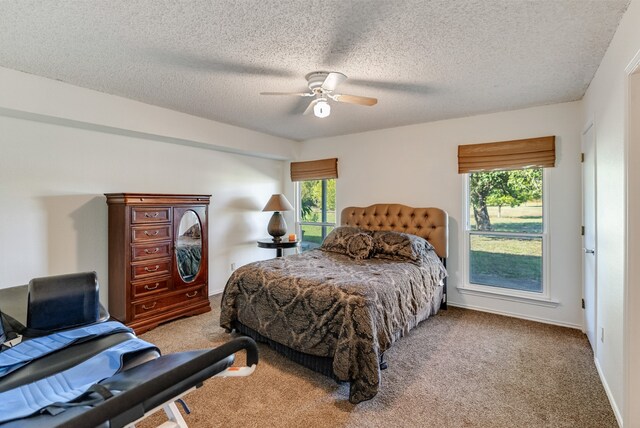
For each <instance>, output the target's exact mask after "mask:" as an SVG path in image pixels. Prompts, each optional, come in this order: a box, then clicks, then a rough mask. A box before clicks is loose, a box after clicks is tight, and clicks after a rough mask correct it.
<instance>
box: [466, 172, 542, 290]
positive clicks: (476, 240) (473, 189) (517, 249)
mask: <svg viewBox="0 0 640 428" xmlns="http://www.w3.org/2000/svg"><path fill="white" fill-rule="evenodd" d="M542 183H543V173H542V168H536V169H520V170H511V171H490V172H474V173H471V174H469V175H468V197H467V207H468V211H467V212H468V218H467V239H468V282H469V283H470V284H474V285H480V286H489V287H500V288H503V289H510V290H519V291H524V292H533V293H542V292H543V291H544V287H543V286H544V281H543V279H544V275H543V268H544V266H543V251H544V243H545V235H544V232H545V228H544V216H543V213H544V209H543V208H544V206H543V201H544V195H543V186H542Z"/></svg>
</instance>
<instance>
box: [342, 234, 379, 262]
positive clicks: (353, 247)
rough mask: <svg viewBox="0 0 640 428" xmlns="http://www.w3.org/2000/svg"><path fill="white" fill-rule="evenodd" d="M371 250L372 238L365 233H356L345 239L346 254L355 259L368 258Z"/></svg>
mask: <svg viewBox="0 0 640 428" xmlns="http://www.w3.org/2000/svg"><path fill="white" fill-rule="evenodd" d="M372 251H373V238H372V237H371V235H369V234H367V233H356V234H355V235H351V236H350V237H349V238H348V239H347V254H348V255H350V256H351V257H352V258H354V259H355V260H363V259H367V258H369V255H371V252H372Z"/></svg>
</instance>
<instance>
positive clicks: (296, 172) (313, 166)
mask: <svg viewBox="0 0 640 428" xmlns="http://www.w3.org/2000/svg"><path fill="white" fill-rule="evenodd" d="M325 178H338V158H331V159H320V160H313V161H306V162H291V181H306V180H323V179H325Z"/></svg>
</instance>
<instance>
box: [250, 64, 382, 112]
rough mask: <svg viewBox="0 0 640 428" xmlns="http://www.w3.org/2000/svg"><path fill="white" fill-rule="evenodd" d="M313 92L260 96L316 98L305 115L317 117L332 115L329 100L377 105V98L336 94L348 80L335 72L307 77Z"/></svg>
mask: <svg viewBox="0 0 640 428" xmlns="http://www.w3.org/2000/svg"><path fill="white" fill-rule="evenodd" d="M305 77H306V79H307V82H308V86H309V89H310V90H311V92H260V95H293V96H298V97H314V99H313V100H311V102H310V103H309V106H308V107H307V109H306V110H305V111H304V113H303V114H309V113H311V112H312V111H313V113H314V115H315V116H316V117H320V118H322V117H327V116H329V114H331V106H330V105H329V99H331V100H333V101H337V102H341V103H349V104H359V105H362V106H373V105H376V103H377V102H378V100H377V99H376V98H369V97H360V96H357V95H346V94H336V93H334V92H333V91H335V89H336V87H337V86H338V85H339V84H340V83H342V82H344V81H345V80H347V76H345V75H344V74H342V73H338V72H335V71H332V72H328V71H314V72H312V73H309V74H307V75H306V76H305Z"/></svg>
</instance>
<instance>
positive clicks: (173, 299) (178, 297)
mask: <svg viewBox="0 0 640 428" xmlns="http://www.w3.org/2000/svg"><path fill="white" fill-rule="evenodd" d="M204 291H205V287H204V286H199V287H193V288H189V289H186V290H183V291H180V292H174V293H171V294H169V295H163V296H158V297H157V298H155V299H149V300H145V301H144V302H140V303H134V304H133V317H134V319H135V318H144V317H148V316H152V315H154V314H157V313H159V312H164V311H169V310H171V309H175V308H184V307H186V306H188V305H189V304H190V302H198V301H202V300H203V299H206V298H207V296H205V294H204Z"/></svg>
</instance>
